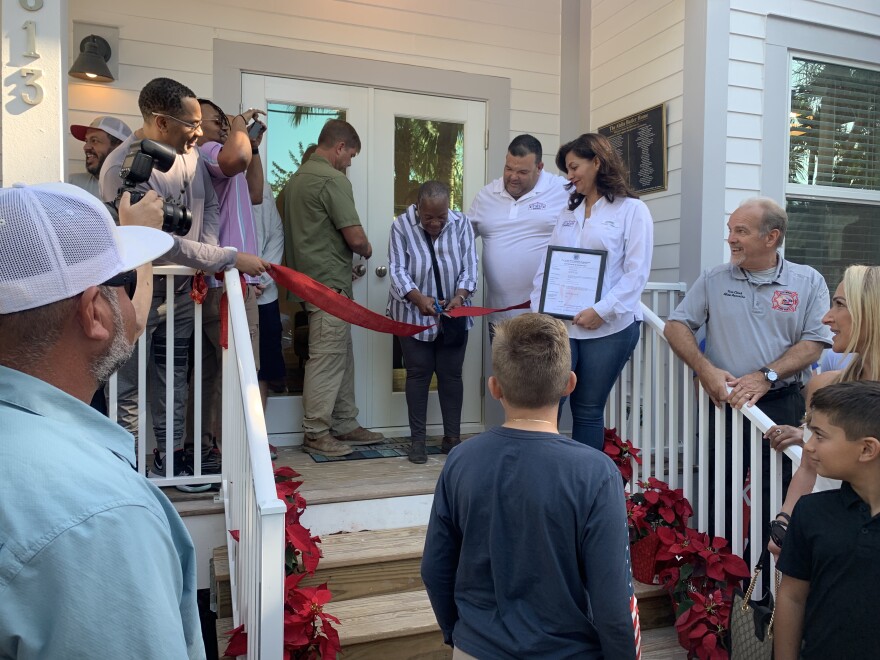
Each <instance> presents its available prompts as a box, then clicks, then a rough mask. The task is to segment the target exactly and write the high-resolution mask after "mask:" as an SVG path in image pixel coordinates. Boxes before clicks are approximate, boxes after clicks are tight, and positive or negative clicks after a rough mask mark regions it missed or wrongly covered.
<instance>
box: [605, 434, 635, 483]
mask: <svg viewBox="0 0 880 660" xmlns="http://www.w3.org/2000/svg"><path fill="white" fill-rule="evenodd" d="M602 450H603V451H604V452H605V454H606V455H608V456H609V457H610V458H611V460H612V461H614V463H615V465H617V469H619V470H620V474H621V475H622V476H623V480H624V481H632V477H633V465H632V461H635V462H636V463H638V464H639V465H641V464H642V458H641V456H639V453H640V450H639V449H637V448H636V447H635V446H634V445H633V444H632V443H631V442H629V441H628V440H622V439H621V437H620V436H619V435H617V429H605V443H604V445H603V448H602Z"/></svg>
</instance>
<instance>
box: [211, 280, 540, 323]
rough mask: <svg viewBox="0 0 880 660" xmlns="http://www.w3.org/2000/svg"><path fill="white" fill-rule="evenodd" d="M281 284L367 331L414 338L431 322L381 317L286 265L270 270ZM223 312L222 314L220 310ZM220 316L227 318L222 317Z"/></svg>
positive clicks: (465, 311)
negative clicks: (422, 322)
mask: <svg viewBox="0 0 880 660" xmlns="http://www.w3.org/2000/svg"><path fill="white" fill-rule="evenodd" d="M269 275H271V276H272V279H274V280H275V281H276V282H277V283H278V284H280V285H281V286H283V287H284V288H285V289H287V290H288V291H290V292H291V293H293V294H294V295H296V296H298V297H299V298H302V299H303V300H305V301H306V302H307V303H311V304H312V305H315V307H319V308H321V309H323V310H324V311H325V312H327V313H329V314H332V315H333V316H335V317H336V318H339V319H342V320H343V321H346V322H348V323H351V324H353V325H359V326H360V327H362V328H366V329H367V330H375V331H376V332H385V333H388V334H392V335H397V336H399V337H412V336H413V335H417V334H419V333H420V332H424V331H425V330H427V329H428V328H433V327H434V325H435V324H432V325H414V324H412V323H403V322H401V321H394V320H392V319H390V318H388V317H387V316H382V315H381V314H377V313H376V312H374V311H372V310H369V309H367V308H366V307H363V306H361V305H358V304H357V303H356V302H354V301H353V300H351V299H349V298H346V297H345V296H343V295H342V294H340V293H336V292H335V291H334V290H333V289H330V288H329V287H326V286H324V285H323V284H321V283H320V282H316V281H315V280H313V279H312V278H311V277H309V276H307V275H303V274H302V273H300V272H298V271H295V270H293V269H292V268H287V267H286V266H279V265H277V264H273V265H272V270H270V271H269ZM528 307H529V302H528V301H526V302H522V303H520V304H518V305H513V306H511V307H505V308H504V309H490V308H488V307H467V306H465V305H461V306H460V307H456V308H455V309H450V310H449V311H448V312H444V313H445V314H446V315H448V316H453V317H456V316H484V315H486V314H491V313H493V312H506V311H509V310H512V309H527V308H528ZM221 314H222V313H221ZM221 318H225V317H223V316H221Z"/></svg>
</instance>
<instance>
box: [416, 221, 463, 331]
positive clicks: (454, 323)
mask: <svg viewBox="0 0 880 660" xmlns="http://www.w3.org/2000/svg"><path fill="white" fill-rule="evenodd" d="M425 239H426V240H427V241H428V251H429V252H430V253H431V266H432V267H433V269H434V282H435V283H436V284H437V300H444V299H445V297H444V296H443V285H442V284H441V283H440V266H438V265H437V255H435V254H434V243H433V242H432V241H431V236H430V235H429V234H428V232H425ZM438 318H439V323H440V336H439V337H437V341H440V342H442V343H443V345H444V346H447V347H449V348H459V347H461V346H464V343H465V342H466V341H467V317H466V316H455V317H452V316H446V315H445V314H440V315H439V317H438Z"/></svg>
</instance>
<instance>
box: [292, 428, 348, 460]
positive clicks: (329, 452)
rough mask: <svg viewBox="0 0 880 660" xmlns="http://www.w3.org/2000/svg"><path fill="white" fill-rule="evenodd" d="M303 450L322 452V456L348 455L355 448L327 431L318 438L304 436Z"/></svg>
mask: <svg viewBox="0 0 880 660" xmlns="http://www.w3.org/2000/svg"><path fill="white" fill-rule="evenodd" d="M303 451H304V452H305V453H307V454H320V455H321V456H348V455H349V454H350V453H351V452H352V451H354V450H353V449H352V448H351V447H349V446H348V445H344V444H342V443H341V442H339V441H338V440H337V439H336V438H334V437H333V436H332V435H330V434H329V433H325V434H324V435H321V436H318V437H317V438H308V437H306V438H303Z"/></svg>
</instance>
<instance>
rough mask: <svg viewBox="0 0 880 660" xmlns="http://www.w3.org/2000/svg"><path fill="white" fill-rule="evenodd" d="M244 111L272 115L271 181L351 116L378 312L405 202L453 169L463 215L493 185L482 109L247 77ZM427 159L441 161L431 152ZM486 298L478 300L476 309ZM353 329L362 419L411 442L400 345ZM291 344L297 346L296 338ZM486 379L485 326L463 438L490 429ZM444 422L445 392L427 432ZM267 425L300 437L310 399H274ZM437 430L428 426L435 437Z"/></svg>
mask: <svg viewBox="0 0 880 660" xmlns="http://www.w3.org/2000/svg"><path fill="white" fill-rule="evenodd" d="M242 107H245V108H247V107H255V108H268V109H269V110H270V115H269V131H268V132H267V134H266V138H265V139H264V141H263V145H262V146H261V152H262V156H263V162H264V163H266V164H267V165H266V167H267V170H268V171H267V172H266V175H267V180H268V181H270V182H271V181H273V180H274V179H273V177H274V178H277V176H279V175H280V174H281V173H283V172H284V171H291V170H293V169H295V165H296V164H297V163H296V162H293V163H285V162H279V161H282V160H283V159H284V158H285V157H286V154H287V153H288V152H289V153H290V156H292V157H294V158H296V157H297V155H298V152H300V151H301V150H302V149H303V148H305V147H306V146H308V142H314V141H316V138H317V132H318V131H319V130H320V126H321V125H322V124H323V122H324V121H326V119H327V118H329V117H332V116H336V117H339V118H344V119H345V120H346V121H348V122H349V123H351V124H352V126H354V127H355V129H356V130H357V131H358V134H359V135H360V138H361V145H362V148H361V153H360V154H359V155H358V156H357V157H356V158H355V159H354V160H353V161H352V165H351V167H350V168H349V170H348V177H349V179H350V180H351V183H352V188H353V190H354V198H355V205H356V207H357V210H358V214H359V215H360V218H361V222H362V224H363V226H364V229H365V231H366V233H367V236H368V237H369V239H370V242H371V243H372V245H373V256H372V258H371V259H370V260H369V261H368V262H366V274H365V275H364V276H363V277H361V278H359V279H358V280H356V281H355V282H354V299H355V301H357V302H358V303H359V304H361V305H364V306H366V307H368V308H370V309H371V310H372V311H374V312H376V313H378V314H382V315H384V314H385V306H386V303H387V300H388V287H389V284H390V281H389V278H388V276H387V269H388V236H389V233H390V228H391V223H392V222H393V220H394V217H395V215H396V213H399V212H400V210H401V209H402V208H403V207H404V206H405V204H407V203H409V202H411V201H414V199H411V195H412V191H413V190H414V189H415V188H416V187H417V185H418V184H419V183H421V182H422V180H423V179H425V178H432V177H430V176H428V174H432V173H435V172H436V171H441V172H443V173H444V174H449V172H450V171H451V172H452V178H453V179H454V181H455V183H454V184H453V186H452V188H453V200H452V205H453V207H454V208H456V209H459V210H462V209H466V208H467V207H468V205H469V203H470V200H472V199H473V197H474V195H476V193H477V191H478V190H479V189H480V188H481V187H482V186H483V184H484V181H485V172H486V152H485V146H484V145H485V134H486V107H485V103H483V102H480V101H468V100H462V99H453V98H445V97H435V96H427V95H422V94H409V93H405V92H397V91H389V90H382V89H374V88H368V87H355V86H350V85H338V84H333V83H321V82H314V81H305V80H296V79H290V78H279V77H273V76H261V75H256V74H242ZM285 122H287V123H289V124H290V125H291V126H293V125H294V124H296V125H297V129H296V130H297V131H298V132H296V133H291V132H290V129H288V127H287V125H286V124H285ZM297 122H299V123H298V124H297ZM306 140H307V141H306ZM434 141H436V143H435V142H434ZM432 149H436V158H437V159H438V160H443V159H447V160H448V159H450V158H451V159H452V160H453V161H454V162H453V163H452V164H451V165H450V163H448V162H447V163H445V164H444V166H443V167H440V166H438V167H433V166H432V164H431V163H430V162H429V163H428V165H425V156H426V150H432ZM414 152H418V158H417V159H413V158H412V157H413V153H414ZM279 154H281V155H279ZM428 155H429V156H431V155H434V153H433V151H431V152H430V153H429V154H428ZM428 160H429V161H430V158H429V159H428ZM411 161H412V162H411ZM415 161H417V162H415ZM444 167H445V169H444ZM395 174H396V175H397V180H395ZM293 240H296V237H293ZM358 262H359V260H358V258H357V257H356V258H355V263H356V264H357V263H358ZM281 298H282V299H283V298H284V292H281ZM481 299H482V295H481V294H478V296H477V299H476V302H477V304H479V301H480V300H481ZM282 307H284V304H282ZM290 314H294V311H293V310H290ZM291 318H292V317H291ZM288 325H289V326H290V325H292V324H291V323H288ZM352 330H353V332H352V338H353V342H354V353H355V363H356V364H355V378H356V383H355V396H356V400H357V404H358V407H359V408H360V415H359V421H360V422H361V424H362V425H363V426H365V427H368V428H374V429H381V430H385V431H387V432H391V433H393V434H398V435H408V421H407V408H406V401H405V396H404V392H403V382H404V380H405V377H404V371H403V368H402V367H403V365H401V364H400V356H399V351H395V347H394V339H393V337H392V336H391V335H386V334H381V333H376V332H372V331H368V330H364V329H362V328H358V327H354V328H353V329H352ZM300 332H302V331H300ZM293 334H294V335H295V330H294V331H293ZM293 343H294V345H296V343H297V342H296V337H295V336H294V337H293ZM294 348H296V346H294ZM297 350H300V352H301V349H297ZM288 353H290V354H291V355H292V352H291V351H287V352H286V353H285V356H286V359H287V360H288V362H290V361H291V359H293V360H294V361H295V360H296V358H295V357H294V358H291V357H288ZM288 366H289V367H290V366H291V365H288ZM481 377H482V324H480V323H477V324H476V325H475V327H474V329H473V330H472V331H471V335H470V338H469V341H468V349H467V355H466V358H465V369H464V374H463V380H464V388H465V394H464V406H463V410H462V418H461V421H462V424H463V426H465V429H464V430H465V432H467V427H470V429H471V430H473V429H475V428H476V425H479V424H480V423H481V422H482V391H483V387H482V378H481ZM441 421H442V419H441V416H440V409H439V404H438V401H437V394H436V391H433V390H432V392H431V395H430V397H429V408H428V424H429V427H431V426H434V427H436V425H439V424H440V423H441ZM267 423H268V425H269V432H270V433H276V434H277V433H282V434H298V433H301V431H302V397H301V396H300V395H299V394H298V393H294V394H292V395H289V396H274V397H271V398H270V400H269V410H268V414H267ZM435 430H436V428H435V429H431V428H429V432H434V431H435Z"/></svg>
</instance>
